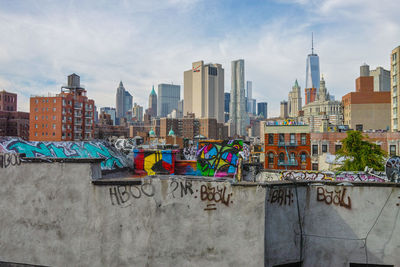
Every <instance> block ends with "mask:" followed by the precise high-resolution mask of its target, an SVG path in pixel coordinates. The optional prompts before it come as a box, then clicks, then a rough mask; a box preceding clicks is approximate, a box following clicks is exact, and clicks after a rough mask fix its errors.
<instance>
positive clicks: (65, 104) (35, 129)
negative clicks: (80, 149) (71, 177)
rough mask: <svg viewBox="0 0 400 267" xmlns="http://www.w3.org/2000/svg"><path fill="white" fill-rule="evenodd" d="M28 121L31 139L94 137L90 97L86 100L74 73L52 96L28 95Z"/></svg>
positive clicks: (62, 139) (81, 138) (65, 139)
mask: <svg viewBox="0 0 400 267" xmlns="http://www.w3.org/2000/svg"><path fill="white" fill-rule="evenodd" d="M29 121H30V122H29V140H31V141H79V140H90V139H93V137H94V100H92V99H88V97H87V96H86V90H85V88H83V87H81V85H80V77H79V76H78V75H76V74H75V73H74V74H71V75H69V76H68V85H67V86H62V87H61V93H59V94H57V95H56V96H51V97H45V96H43V97H42V96H32V97H31V99H30V118H29Z"/></svg>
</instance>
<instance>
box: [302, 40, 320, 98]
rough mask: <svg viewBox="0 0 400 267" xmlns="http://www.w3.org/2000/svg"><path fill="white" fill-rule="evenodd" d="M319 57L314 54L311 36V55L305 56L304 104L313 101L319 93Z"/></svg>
mask: <svg viewBox="0 0 400 267" xmlns="http://www.w3.org/2000/svg"><path fill="white" fill-rule="evenodd" d="M319 79H320V74H319V57H318V55H317V54H314V39H313V36H311V54H309V55H308V56H307V67H306V87H305V91H306V99H305V102H306V104H308V103H311V102H313V101H315V99H316V95H318V93H319Z"/></svg>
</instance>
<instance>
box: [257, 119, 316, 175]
mask: <svg viewBox="0 0 400 267" xmlns="http://www.w3.org/2000/svg"><path fill="white" fill-rule="evenodd" d="M264 127H265V130H264V134H265V136H264V138H265V141H264V153H265V162H264V168H265V169H277V170H310V169H311V158H310V128H309V126H308V125H265V126H264Z"/></svg>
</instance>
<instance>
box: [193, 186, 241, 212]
mask: <svg viewBox="0 0 400 267" xmlns="http://www.w3.org/2000/svg"><path fill="white" fill-rule="evenodd" d="M231 196H232V193H226V186H223V187H219V186H218V185H217V186H207V185H204V184H203V185H201V187H200V199H201V200H202V201H209V202H215V203H222V204H224V205H225V206H227V207H229V203H233V201H231V200H230V199H231ZM215 203H211V204H208V205H207V208H205V209H204V210H216V209H217V208H216V207H215Z"/></svg>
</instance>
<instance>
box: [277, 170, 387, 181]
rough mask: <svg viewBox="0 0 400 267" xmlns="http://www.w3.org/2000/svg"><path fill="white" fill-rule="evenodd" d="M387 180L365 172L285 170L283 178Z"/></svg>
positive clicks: (378, 175) (282, 174)
mask: <svg viewBox="0 0 400 267" xmlns="http://www.w3.org/2000/svg"><path fill="white" fill-rule="evenodd" d="M292 179H295V180H311V181H323V180H325V181H326V180H328V181H350V182H351V181H353V182H357V181H358V182H385V181H386V180H385V177H384V176H382V175H380V174H377V175H374V174H370V173H365V172H345V171H343V172H336V173H335V172H316V171H283V172H281V180H292Z"/></svg>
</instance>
